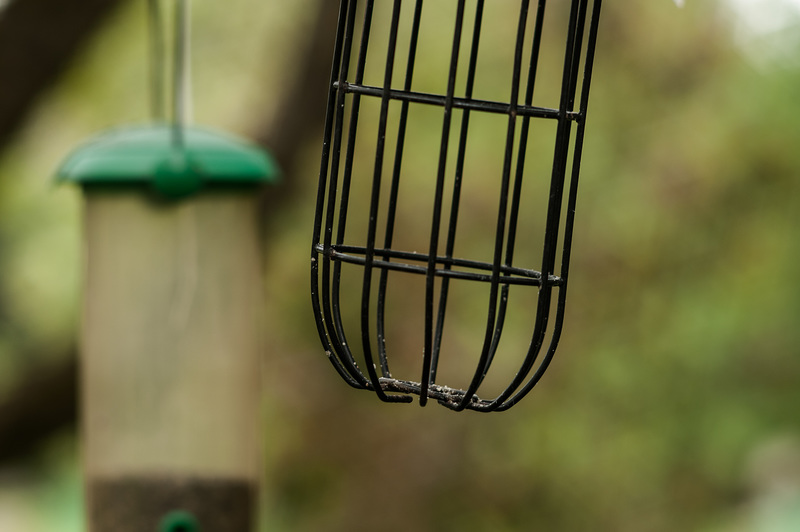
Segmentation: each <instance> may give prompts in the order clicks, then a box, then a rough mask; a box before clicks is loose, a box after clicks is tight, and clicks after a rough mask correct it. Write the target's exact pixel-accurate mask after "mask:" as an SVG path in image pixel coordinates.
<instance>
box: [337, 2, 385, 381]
mask: <svg viewBox="0 0 800 532" xmlns="http://www.w3.org/2000/svg"><path fill="white" fill-rule="evenodd" d="M374 7H375V2H374V0H367V2H366V9H365V12H364V26H363V28H362V30H361V43H360V45H359V46H360V49H359V53H358V60H357V62H356V75H355V82H356V83H358V84H360V83H362V82H363V80H364V70H365V68H366V63H367V55H368V51H369V40H370V34H371V29H372V16H373V11H374ZM346 84H347V83H346V78H345V79H343V80H341V81H340V83H339V89H340V90H342V87H343V86H344V85H346ZM360 110H361V95H359V94H354V95H353V98H352V102H351V108H350V128H349V131H348V134H347V152H346V154H345V162H344V172H343V176H342V192H341V203H340V205H339V219H338V223H337V224H336V245H341V244H342V242H344V236H345V229H346V227H347V214H348V211H349V208H348V207H349V202H350V183H351V178H352V175H353V161H354V157H355V148H356V135H357V133H358V117H359V112H360ZM341 279H342V263H341V262H340V261H336V262H335V264H334V265H333V315H334V325H335V327H336V332H337V335H338V336H339V338H341V349H342V351H343V352H344V354H345V355H346V356H347V357H348V359H349V360H353V364H355V361H354V359H353V355H352V352H351V350H350V346H349V345H348V344H347V336H346V333H345V330H344V325H343V320H342V312H341V297H340V296H341ZM359 373H361V375H362V378H363V379H364V383H365V386H366V387H368V388H371V387H372V386H371V384H370V383H371V381H370V380H368V379H367V377H364V376H363V372H361V371H360V372H359Z"/></svg>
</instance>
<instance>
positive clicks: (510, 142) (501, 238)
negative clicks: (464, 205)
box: [456, 0, 530, 410]
mask: <svg viewBox="0 0 800 532" xmlns="http://www.w3.org/2000/svg"><path fill="white" fill-rule="evenodd" d="M529 5H530V0H522V2H521V6H520V15H519V23H518V26H517V44H516V49H515V55H514V72H513V75H512V81H511V96H510V98H509V108H508V129H507V132H506V147H505V155H504V160H503V176H502V180H501V186H500V205H499V206H498V210H497V229H496V233H495V249H494V259H493V263H492V280H491V288H490V293H489V311H488V317H487V320H486V333H485V335H484V340H483V348H482V349H481V356H480V360H479V362H478V368H477V370H476V371H475V374H474V375H473V377H472V382H470V385H469V388H467V391H466V394H465V395H464V398H463V399H462V400H461V402H460V403H459V404H458V406H457V407H456V410H463V409H464V408H466V407H467V404H469V402H470V401H472V398H473V396H474V395H475V392H476V391H477V389H478V387H479V386H480V385H481V383H482V382H483V379H484V377H485V375H486V372H487V371H488V369H489V367H488V362H489V361H490V359H491V357H492V355H493V353H492V348H495V349H496V348H497V346H496V345H493V341H492V340H493V338H494V337H495V336H496V335H497V334H499V329H498V328H497V326H498V322H497V320H496V316H497V304H498V292H499V286H500V268H501V267H502V260H503V249H504V247H505V246H504V242H505V230H506V216H507V214H508V189H509V183H510V180H511V165H512V161H513V151H514V139H515V136H516V124H517V105H518V100H519V89H520V77H521V71H522V44H523V43H524V41H525V28H526V26H527V21H528V8H529Z"/></svg>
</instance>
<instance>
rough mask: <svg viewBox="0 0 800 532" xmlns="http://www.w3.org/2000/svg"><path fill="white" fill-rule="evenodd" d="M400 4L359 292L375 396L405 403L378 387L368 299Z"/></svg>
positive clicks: (386, 81)
mask: <svg viewBox="0 0 800 532" xmlns="http://www.w3.org/2000/svg"><path fill="white" fill-rule="evenodd" d="M401 7H402V0H394V7H393V9H392V22H391V29H390V32H389V47H388V51H387V54H386V71H385V74H384V81H383V95H382V96H381V111H380V118H379V121H378V142H377V146H376V149H375V169H374V172H373V176H372V191H371V198H370V208H369V220H368V224H367V225H368V228H367V244H366V248H365V254H364V282H363V285H362V289H361V341H362V344H363V349H364V359H365V365H366V367H367V373H368V374H369V377H370V379H371V381H372V384H373V386H374V388H375V393H377V394H378V397H380V398H381V400H383V401H398V400H402V401H403V402H405V400H406V399H407V397H406V396H397V395H393V396H389V395H387V394H386V393H385V392H384V391H383V390H382V389H381V386H380V380H379V377H378V372H377V370H376V367H375V363H374V357H373V356H372V344H371V340H370V334H369V331H370V296H371V294H372V263H373V261H374V260H375V238H376V234H377V225H378V209H379V206H380V196H381V180H382V177H383V159H384V152H385V149H386V127H387V120H388V115H389V102H390V96H391V89H392V75H393V73H394V58H395V52H396V51H397V31H398V27H399V25H400V8H401Z"/></svg>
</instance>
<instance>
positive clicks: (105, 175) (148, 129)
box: [57, 124, 280, 198]
mask: <svg viewBox="0 0 800 532" xmlns="http://www.w3.org/2000/svg"><path fill="white" fill-rule="evenodd" d="M176 133H177V135H176ZM279 175H280V171H279V169H278V166H277V164H276V163H275V161H274V160H273V158H272V157H271V156H270V155H269V154H268V153H267V152H265V151H264V150H262V149H261V148H259V147H257V146H255V145H253V144H251V143H249V142H246V141H243V140H241V139H239V138H236V137H234V136H232V135H229V134H226V133H221V132H218V131H213V130H209V129H202V128H197V127H186V128H182V129H180V130H179V131H178V132H176V130H175V129H174V127H173V126H171V125H168V124H157V125H146V126H134V127H125V128H120V129H115V130H111V131H107V132H105V133H102V134H100V135H99V136H97V137H95V138H94V139H92V140H90V141H89V142H87V143H86V144H85V145H84V146H82V147H80V148H78V149H77V150H76V151H75V152H73V153H72V154H71V155H70V156H69V157H68V158H67V160H66V161H65V162H64V163H63V164H62V165H61V168H60V169H59V170H58V174H57V178H58V180H59V181H72V182H76V183H80V184H82V185H140V184H150V185H151V186H152V187H153V188H154V189H155V190H156V191H158V192H159V193H160V194H162V195H163V196H165V197H168V198H180V197H183V196H187V195H189V194H192V193H194V192H197V191H199V190H200V189H201V188H203V187H204V186H205V185H230V186H242V185H261V184H264V183H274V182H275V181H277V179H278V177H279Z"/></svg>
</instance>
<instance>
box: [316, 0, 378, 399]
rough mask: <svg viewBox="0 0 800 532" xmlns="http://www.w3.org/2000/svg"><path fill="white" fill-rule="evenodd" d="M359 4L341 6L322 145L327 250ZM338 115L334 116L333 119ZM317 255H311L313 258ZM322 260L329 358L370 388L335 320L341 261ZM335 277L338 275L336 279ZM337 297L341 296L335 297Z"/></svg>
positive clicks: (319, 198) (319, 202) (345, 2)
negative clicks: (338, 47) (334, 300)
mask: <svg viewBox="0 0 800 532" xmlns="http://www.w3.org/2000/svg"><path fill="white" fill-rule="evenodd" d="M357 6H358V2H357V0H352V1H351V0H342V8H341V11H340V35H341V28H342V27H343V26H344V25H342V24H341V20H342V18H341V17H344V16H345V9H347V23H346V29H345V32H344V42H343V51H342V52H341V53H340V54H339V55H338V56H336V57H338V59H339V61H341V63H340V64H338V65H336V64H335V66H334V73H336V70H337V69H338V81H339V85H338V86H339V88H338V90H336V89H334V85H333V79H335V78H332V82H331V89H330V91H331V93H330V97H331V98H333V95H334V94H336V105H335V107H334V106H330V107H329V110H328V118H329V119H330V122H327V124H328V125H326V127H331V125H332V127H333V132H332V133H333V144H332V146H331V145H330V144H327V145H326V146H325V147H324V148H323V158H322V169H321V173H320V176H321V179H320V189H319V191H318V192H317V206H318V210H317V217H318V221H317V226H316V227H315V228H314V234H315V239H314V242H315V243H316V242H319V237H320V236H322V237H323V248H324V249H325V250H326V251H328V250H330V249H331V241H332V239H333V227H334V218H335V213H336V197H337V190H338V180H339V163H340V156H341V146H342V134H343V127H344V124H343V122H344V114H345V97H346V92H345V91H344V90H343V88H342V87H343V83H344V81H345V80H346V79H347V75H348V72H349V64H350V55H351V52H352V44H353V34H354V31H355V19H356V9H357ZM334 117H335V119H334ZM330 134H331V132H330V131H328V132H327V135H328V136H327V137H326V138H327V139H328V142H330ZM331 149H333V160H332V162H331V166H330V172H329V171H328V166H327V165H328V157H329V155H330V150H331ZM322 176H330V181H329V183H328V193H327V200H328V201H327V211H326V213H325V224H324V235H322V234H321V231H322V205H323V202H324V198H325V189H324V187H325V182H324V178H323V177H322ZM314 257H315V256H314V255H312V259H313V258H314ZM320 258H321V259H322V309H323V313H322V318H321V321H324V323H325V324H326V329H327V331H328V332H329V333H330V334H325V338H323V343H327V342H326V339H330V342H331V344H332V345H331V346H329V347H332V348H333V349H329V350H328V352H329V355H328V357H329V358H330V359H331V362H333V363H334V367H335V368H336V369H337V371H339V372H340V374H341V373H342V369H345V370H346V371H347V373H348V374H349V375H350V377H351V378H352V380H351V379H347V378H346V380H347V382H348V383H349V384H350V385H352V386H356V387H358V388H366V387H367V383H368V381H367V379H366V378H365V377H364V375H363V374H362V373H361V371H360V370H359V369H358V367H357V365H356V363H355V360H354V359H353V356H352V354H351V353H350V351H349V349H347V345H346V339H345V337H344V336H343V331H342V327H341V316H339V315H338V312H337V315H336V319H334V308H333V306H334V305H333V304H332V302H331V294H332V291H333V289H332V287H331V280H332V279H333V280H334V284H335V287H336V288H335V290H336V292H337V294H338V263H337V265H335V267H334V274H333V276H332V275H331V259H330V257H328V256H324V255H323V256H322V257H320ZM315 264H316V263H314V262H312V272H313V269H314V268H315V267H316V266H315ZM334 277H335V278H334ZM315 279H316V276H315V274H313V273H312V290H314V288H315V285H314V282H315ZM336 297H338V296H336ZM321 337H322V335H321ZM330 353H335V354H336V355H338V363H337V361H336V360H335V359H334V358H332V356H331V354H330Z"/></svg>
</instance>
